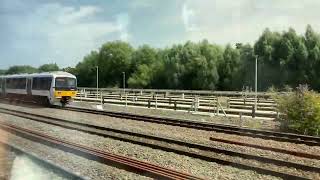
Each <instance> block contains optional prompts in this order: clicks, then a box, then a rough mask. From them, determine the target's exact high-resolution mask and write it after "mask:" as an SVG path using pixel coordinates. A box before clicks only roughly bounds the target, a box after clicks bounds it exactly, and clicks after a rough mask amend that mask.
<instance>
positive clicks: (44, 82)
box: [40, 77, 52, 90]
mask: <svg viewBox="0 0 320 180" xmlns="http://www.w3.org/2000/svg"><path fill="white" fill-rule="evenodd" d="M51 82H52V78H50V77H43V78H40V89H41V90H49V89H50V87H51Z"/></svg>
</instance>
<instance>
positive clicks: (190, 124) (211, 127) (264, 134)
mask: <svg viewBox="0 0 320 180" xmlns="http://www.w3.org/2000/svg"><path fill="white" fill-rule="evenodd" d="M64 109H65V110H69V111H76V112H84V113H91V114H100V115H106V116H110V117H117V118H124V119H131V120H136V121H145V122H152V123H158V124H167V125H172V126H181V127H187V128H193V129H199V130H206V131H216V132H222V133H227V134H236V135H242V136H249V137H255V138H262V139H271V140H276V141H282V142H292V143H297V144H306V145H310V146H320V137H315V136H307V135H299V134H293V133H283V132H275V131H265V130H257V129H249V128H241V127H237V126H233V125H224V124H216V123H210V122H200V121H195V120H184V119H174V118H168V117H157V116H146V115H138V114H133V113H126V112H114V111H105V110H103V111H102V110H94V109H88V108H78V107H66V108H64Z"/></svg>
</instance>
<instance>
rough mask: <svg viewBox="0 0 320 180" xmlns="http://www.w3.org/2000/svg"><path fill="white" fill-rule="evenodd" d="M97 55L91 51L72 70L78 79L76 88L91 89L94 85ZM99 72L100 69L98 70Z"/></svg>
mask: <svg viewBox="0 0 320 180" xmlns="http://www.w3.org/2000/svg"><path fill="white" fill-rule="evenodd" d="M98 58H99V53H98V52H96V51H91V53H90V54H89V55H87V56H85V57H84V58H83V61H82V62H79V63H78V64H77V65H76V67H75V70H74V74H75V75H76V76H77V79H78V86H85V87H88V86H89V87H93V86H95V85H96V66H97V64H98ZM100 71H101V69H100Z"/></svg>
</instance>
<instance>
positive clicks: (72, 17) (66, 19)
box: [57, 6, 101, 24]
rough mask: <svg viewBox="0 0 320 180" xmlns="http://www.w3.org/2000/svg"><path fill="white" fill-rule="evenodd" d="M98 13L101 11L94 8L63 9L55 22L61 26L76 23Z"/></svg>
mask: <svg viewBox="0 0 320 180" xmlns="http://www.w3.org/2000/svg"><path fill="white" fill-rule="evenodd" d="M100 11H101V9H99V8H98V7H96V6H82V7H80V8H79V10H76V9H75V8H74V7H65V8H64V9H63V11H62V12H61V15H60V16H59V17H57V21H58V22H59V23H61V24H70V23H76V22H78V21H79V20H81V19H83V18H86V17H90V16H94V15H95V14H97V13H98V12H100Z"/></svg>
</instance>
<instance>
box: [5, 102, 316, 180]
mask: <svg viewBox="0 0 320 180" xmlns="http://www.w3.org/2000/svg"><path fill="white" fill-rule="evenodd" d="M0 112H1V113H6V114H10V115H14V116H18V117H22V118H27V119H31V120H34V121H39V122H43V123H47V124H51V125H56V126H60V127H64V128H68V129H73V130H78V131H83V132H86V133H90V134H94V135H99V136H103V137H108V138H113V139H116V140H121V141H125V142H130V143H134V144H138V145H143V146H148V147H151V148H155V149H161V150H165V151H169V152H174V153H177V154H181V155H186V156H190V157H194V158H198V159H202V160H205V161H209V162H212V161H213V162H217V163H220V164H224V165H231V166H234V167H237V168H241V169H247V170H254V171H256V172H258V173H262V174H268V175H273V176H277V177H281V178H294V179H296V178H298V179H299V178H302V177H299V176H296V175H291V174H287V173H285V172H281V171H275V170H270V169H265V168H261V167H259V166H252V165H247V164H245V163H239V162H235V161H230V160H225V159H223V158H219V157H215V156H213V155H212V152H213V153H219V154H224V155H227V156H237V157H240V158H244V159H247V160H255V161H259V162H261V163H271V164H275V165H277V166H285V167H292V168H296V169H299V170H302V171H311V172H320V168H318V167H312V166H307V165H303V164H297V163H292V162H287V161H281V160H276V159H271V158H266V157H260V156H255V155H250V154H244V153H239V152H236V151H231V150H225V149H219V148H214V147H211V146H208V145H203V144H196V143H190V142H186V141H180V140H175V139H170V138H163V137H157V136H152V135H147V134H142V133H135V132H129V131H124V130H118V129H113V128H106V127H100V126H95V125H90V124H85V123H79V122H73V121H68V120H64V119H59V118H53V117H49V116H43V115H38V114H33V113H28V112H21V111H16V110H11V109H5V108H0ZM190 148H193V149H197V150H196V151H190ZM210 153H211V155H210ZM282 153H286V152H282ZM287 154H290V155H296V156H299V157H305V158H311V159H320V156H316V155H311V154H305V153H302V152H294V151H292V152H290V153H288V152H287Z"/></svg>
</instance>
